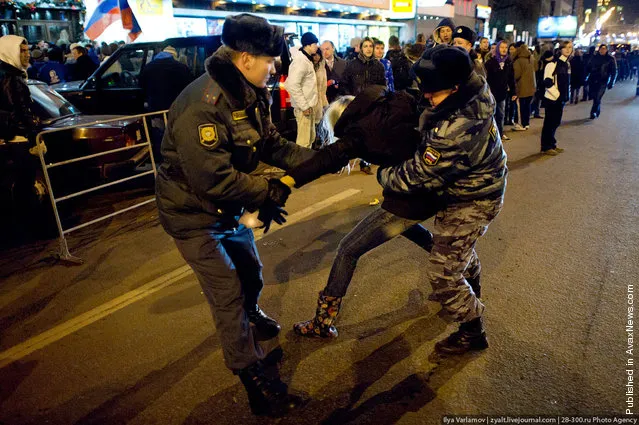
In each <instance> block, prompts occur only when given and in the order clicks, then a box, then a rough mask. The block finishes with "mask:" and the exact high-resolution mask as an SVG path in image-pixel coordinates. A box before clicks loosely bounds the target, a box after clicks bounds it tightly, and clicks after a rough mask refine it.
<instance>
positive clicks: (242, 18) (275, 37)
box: [222, 13, 284, 56]
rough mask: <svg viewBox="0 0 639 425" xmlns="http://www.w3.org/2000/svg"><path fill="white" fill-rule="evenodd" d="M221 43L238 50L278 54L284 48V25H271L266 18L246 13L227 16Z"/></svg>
mask: <svg viewBox="0 0 639 425" xmlns="http://www.w3.org/2000/svg"><path fill="white" fill-rule="evenodd" d="M222 43H224V45H226V46H228V47H230V48H231V49H233V50H237V51H238V52H247V53H250V54H252V55H257V56H280V55H281V54H282V51H283V48H284V27H280V26H277V25H271V23H269V21H267V20H266V19H264V18H261V17H259V16H255V15H250V14H248V13H242V14H239V15H233V16H227V17H226V20H225V21H224V27H223V28H222Z"/></svg>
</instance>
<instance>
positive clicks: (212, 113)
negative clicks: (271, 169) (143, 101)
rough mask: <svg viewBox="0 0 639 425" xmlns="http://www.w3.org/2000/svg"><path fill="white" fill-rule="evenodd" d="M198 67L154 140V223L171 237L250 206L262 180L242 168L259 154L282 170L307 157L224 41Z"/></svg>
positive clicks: (212, 225) (218, 224)
mask: <svg viewBox="0 0 639 425" xmlns="http://www.w3.org/2000/svg"><path fill="white" fill-rule="evenodd" d="M205 66H206V73H205V74H203V75H202V76H201V77H199V78H198V79H196V80H195V81H194V82H193V83H191V84H190V85H189V86H187V87H186V88H185V89H184V91H183V92H182V93H181V94H180V95H179V96H178V98H177V99H176V100H175V102H174V103H173V105H172V106H171V109H170V111H169V116H168V126H167V130H166V132H165V134H164V139H163V140H162V156H163V158H164V159H163V163H162V165H161V166H160V167H159V170H158V176H157V180H156V196H157V203H158V209H159V212H160V214H159V216H160V222H161V223H162V225H163V227H164V228H165V230H166V231H167V233H169V234H170V235H171V236H173V237H175V238H186V237H189V236H191V235H194V234H197V233H198V232H201V231H202V230H203V229H206V230H215V229H220V230H225V229H228V228H233V227H236V226H237V219H238V218H239V215H241V214H242V212H243V210H244V209H245V208H246V209H248V210H251V211H253V210H256V209H258V208H259V207H260V206H261V205H262V204H263V203H264V201H265V200H266V198H267V188H268V183H267V181H266V180H265V179H264V178H263V177H259V176H253V175H250V174H249V173H250V172H252V171H254V170H255V168H256V167H257V164H258V161H259V160H261V161H263V162H265V163H267V164H269V165H274V166H277V167H280V168H283V169H288V168H290V167H293V166H295V165H297V164H299V163H301V162H303V161H304V160H306V159H309V158H311V157H312V155H313V151H311V150H309V149H306V148H303V147H300V146H297V145H296V144H295V143H291V142H289V141H287V140H286V139H284V138H283V137H281V136H280V134H279V133H278V132H277V130H276V129H275V126H274V125H273V123H272V122H271V120H270V112H269V107H270V104H271V98H270V95H269V93H268V90H267V89H259V88H256V87H254V86H252V85H251V84H249V83H248V82H247V81H246V79H245V78H244V77H243V76H242V74H241V73H240V72H239V71H238V69H237V68H236V67H235V66H234V65H233V63H232V62H231V58H230V51H229V49H228V48H227V47H221V48H220V49H219V50H218V51H217V52H216V53H215V54H214V55H213V56H211V57H210V58H209V59H207V61H206V64H205Z"/></svg>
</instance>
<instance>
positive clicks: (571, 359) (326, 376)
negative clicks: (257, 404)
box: [0, 82, 639, 425]
mask: <svg viewBox="0 0 639 425" xmlns="http://www.w3.org/2000/svg"><path fill="white" fill-rule="evenodd" d="M589 107H590V105H589V104H582V103H580V104H579V105H577V106H570V105H569V106H567V107H566V113H565V116H564V122H563V125H562V127H561V128H560V130H559V133H558V139H559V145H560V146H561V147H563V148H565V149H566V151H565V152H564V153H563V154H561V155H560V156H557V157H541V156H540V155H539V153H538V151H539V133H540V131H541V123H542V121H541V120H533V123H532V128H531V129H530V130H529V131H527V132H521V133H515V132H512V133H509V134H510V135H511V137H512V141H510V142H506V145H505V146H506V150H507V152H508V155H509V168H510V174H509V181H508V189H507V194H506V201H505V207H504V210H503V211H502V213H501V214H500V215H499V217H498V218H497V219H496V221H495V222H494V223H493V224H492V225H491V227H490V228H489V230H488V233H487V234H486V235H485V237H483V238H482V239H481V240H480V242H479V246H478V252H479V255H480V258H481V260H482V264H483V276H482V277H483V285H484V289H483V292H484V294H483V295H484V300H485V303H486V306H487V308H486V324H487V331H488V337H489V341H490V348H489V349H488V350H486V351H484V352H482V353H479V354H472V355H466V356H461V357H456V358H439V357H437V356H434V355H433V346H434V344H435V342H437V341H438V340H439V339H441V338H443V337H444V336H446V335H447V334H448V333H450V332H451V331H453V330H454V329H455V325H454V324H453V323H450V322H449V321H447V320H446V318H445V317H443V316H442V315H440V314H439V312H440V307H439V305H438V304H435V303H432V302H430V301H428V300H427V298H428V295H429V293H430V291H431V290H430V286H429V284H428V282H427V281H426V276H425V270H426V267H427V264H428V263H427V257H426V255H427V254H426V253H424V252H422V251H421V250H420V249H419V248H417V247H415V246H412V245H411V243H410V242H409V241H407V240H405V239H403V238H397V239H395V240H392V241H390V242H389V243H387V244H386V245H384V246H382V247H380V248H378V249H376V250H374V251H372V252H371V253H369V254H368V255H366V256H365V257H363V258H362V259H361V261H360V263H359V265H358V268H357V271H356V273H355V276H354V279H353V282H352V284H351V287H350V289H349V292H348V295H347V296H346V298H345V300H344V304H343V306H344V307H343V310H342V312H341V314H340V317H339V321H338V329H339V331H340V336H339V338H338V339H337V340H335V341H332V342H325V341H316V340H305V339H300V338H298V337H296V336H294V335H293V334H292V331H291V329H292V325H293V323H294V322H296V321H298V320H302V319H308V318H310V317H311V316H312V314H313V312H314V308H315V306H314V303H315V300H316V297H317V292H318V291H319V290H320V289H321V288H322V287H323V285H324V284H325V282H326V279H327V276H328V272H329V269H330V266H331V264H332V260H333V256H334V253H335V250H336V247H337V244H338V243H339V241H340V239H341V238H342V237H343V236H344V235H346V234H347V233H348V231H349V230H350V229H351V228H352V227H353V226H354V225H355V224H356V223H357V222H358V221H359V220H360V219H361V218H363V217H364V216H365V215H366V214H367V213H369V212H370V211H371V209H372V208H375V207H373V206H369V202H370V201H371V200H373V198H375V197H380V192H381V191H380V188H379V186H378V185H377V183H376V181H375V177H373V176H366V175H363V174H361V173H359V172H355V173H353V174H351V175H350V176H344V175H342V176H338V175H330V176H325V177H323V178H322V179H320V180H318V181H317V182H315V183H313V184H311V185H308V186H307V187H305V188H303V189H302V190H299V191H295V192H294V193H293V195H292V196H291V198H290V200H289V205H288V210H289V213H290V215H291V216H290V220H289V223H288V224H287V225H285V226H284V227H281V228H280V227H278V228H276V229H275V230H274V231H272V232H270V233H269V234H268V235H266V236H265V237H263V238H261V239H259V241H258V247H259V250H260V253H261V257H262V261H263V263H264V266H265V268H264V277H265V281H266V283H267V287H266V288H265V290H264V292H263V296H262V300H261V306H262V307H263V309H264V310H265V311H266V312H268V313H269V314H271V315H273V316H274V317H276V318H278V320H279V321H280V323H281V324H282V327H283V332H282V335H281V336H280V338H279V343H280V344H281V347H282V349H283V351H284V358H283V363H282V369H281V372H282V375H283V378H284V380H285V381H287V382H288V383H289V384H290V387H291V388H292V389H294V390H295V391H298V392H301V393H304V394H306V395H307V396H308V398H309V402H308V404H307V405H306V406H305V407H304V408H302V409H300V410H298V411H296V412H293V413H292V414H291V415H290V416H289V417H286V418H283V419H279V420H271V419H264V418H255V417H253V416H252V415H251V414H250V412H249V410H248V406H247V399H246V396H245V394H244V391H243V388H242V387H241V385H240V383H239V381H238V379H237V378H236V377H235V376H233V375H232V374H231V373H230V372H229V371H228V370H226V369H225V367H224V366H223V361H222V353H221V350H220V346H219V343H218V340H217V337H216V334H215V328H214V326H213V324H212V320H211V316H210V312H209V309H208V305H207V303H206V302H205V299H204V296H203V295H202V292H201V291H200V288H199V286H198V284H197V281H196V279H195V277H194V276H193V274H192V273H191V272H190V271H189V269H188V267H186V266H185V264H184V261H183V260H182V259H181V258H180V256H179V254H178V253H177V251H176V249H175V247H174V244H173V242H172V240H171V239H170V238H169V237H168V236H167V235H166V234H165V233H164V232H163V230H162V229H161V227H160V226H159V224H158V222H157V212H156V211H155V209H154V207H153V206H148V207H144V208H143V209H142V210H139V211H135V212H131V213H127V214H125V215H123V216H120V217H117V218H114V219H112V220H110V221H109V222H107V223H103V224H98V225H95V226H92V227H89V228H86V229H83V230H81V231H78V232H77V233H73V234H72V235H71V237H70V238H69V245H70V248H71V250H72V252H73V253H74V254H75V255H77V256H79V257H81V258H83V259H84V260H85V263H84V264H83V265H80V266H74V267H69V266H66V265H64V264H61V263H60V262H57V261H56V260H54V259H53V258H52V257H51V256H50V255H49V254H50V252H51V251H55V250H56V248H57V244H56V243H55V241H50V242H48V243H36V244H32V245H29V246H28V247H22V248H16V249H13V250H8V251H5V252H3V254H2V260H1V263H0V266H1V268H2V270H1V273H0V275H1V276H2V283H1V284H0V423H2V424H124V423H129V424H167V425H168V424H205V423H206V424H236V425H239V424H268V423H281V424H319V423H325V424H345V423H353V424H395V423H397V424H439V423H441V420H442V417H443V416H444V415H453V414H469V415H470V414H473V415H483V416H486V415H510V416H519V415H551V416H553V417H555V418H556V417H558V416H559V417H563V416H568V417H570V416H574V415H618V416H620V417H626V418H630V417H634V418H636V417H637V416H629V415H625V412H626V409H631V411H632V412H633V413H636V412H637V411H639V396H634V395H633V396H631V397H632V398H633V400H632V401H633V403H634V405H633V406H629V404H628V402H627V399H628V396H627V395H626V392H627V388H629V387H628V386H627V385H628V373H629V372H627V370H631V371H632V373H634V371H635V368H634V366H627V363H628V359H634V353H635V351H633V352H632V354H629V353H628V352H627V351H626V350H627V349H628V345H629V344H630V345H631V347H634V340H629V334H628V332H627V329H626V325H627V319H628V317H627V316H628V307H629V306H634V307H635V308H636V307H638V306H637V305H634V304H629V302H630V303H635V302H637V297H639V295H637V292H635V291H636V289H635V287H634V286H629V285H635V286H636V285H637V283H639V279H638V276H639V197H638V193H639V166H638V165H637V164H639V136H638V135H637V134H638V132H637V128H638V127H637V126H638V123H639V97H635V85H634V83H631V82H626V83H620V84H618V85H617V87H615V89H614V90H612V91H611V92H609V93H607V94H606V96H605V97H604V102H603V108H602V116H601V118H599V119H597V120H595V121H590V120H588V119H587V117H588V115H589ZM426 224H427V225H428V224H430V223H429V222H426ZM629 291H631V292H630V293H629ZM629 295H630V296H631V298H630V300H629ZM631 330H632V331H634V326H633V327H631ZM632 336H634V335H632ZM274 346H275V344H274V343H271V344H269V345H268V346H266V348H267V349H272V348H273V347H274ZM637 357H639V355H637ZM634 376H636V374H635V375H634ZM631 384H632V385H633V386H634V381H633V382H631Z"/></svg>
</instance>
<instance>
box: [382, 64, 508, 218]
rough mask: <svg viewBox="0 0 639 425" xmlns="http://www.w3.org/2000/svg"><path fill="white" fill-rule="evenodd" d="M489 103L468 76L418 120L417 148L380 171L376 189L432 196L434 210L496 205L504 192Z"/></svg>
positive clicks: (484, 88) (484, 89)
mask: <svg viewBox="0 0 639 425" xmlns="http://www.w3.org/2000/svg"><path fill="white" fill-rule="evenodd" d="M494 111H495V100H494V98H493V96H492V95H491V93H490V89H489V87H488V84H487V83H486V82H485V80H484V79H483V78H481V77H479V76H478V75H477V74H476V73H475V72H473V73H472V74H471V76H470V78H469V79H468V81H467V82H466V83H465V84H463V85H462V86H461V87H460V88H459V91H458V92H456V93H454V94H453V95H451V96H449V97H448V98H447V99H446V100H444V102H442V103H441V104H440V105H438V106H437V107H435V108H433V107H430V108H427V109H426V110H425V111H424V113H423V114H422V115H421V117H420V129H421V134H422V143H421V145H420V147H419V148H418V149H417V152H416V153H415V154H414V155H413V157H412V158H411V159H409V160H407V161H404V162H403V163H402V164H399V165H396V166H393V167H388V168H380V169H379V170H378V173H377V179H378V181H379V183H380V184H381V185H382V187H384V188H385V189H387V190H391V191H394V192H400V193H412V194H416V193H423V194H424V195H425V199H429V198H428V197H427V196H426V195H427V194H430V195H432V194H433V193H436V194H437V195H438V201H437V202H438V203H439V207H440V208H443V207H445V206H447V205H450V204H456V203H466V202H472V201H474V200H481V199H497V198H500V197H502V196H503V194H504V191H505V188H506V174H507V167H506V153H505V152H504V149H503V146H502V144H501V139H500V137H499V132H498V131H497V129H496V124H495V121H494V119H493V114H494Z"/></svg>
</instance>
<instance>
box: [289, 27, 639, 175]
mask: <svg viewBox="0 0 639 425" xmlns="http://www.w3.org/2000/svg"><path fill="white" fill-rule="evenodd" d="M437 44H449V45H455V46H459V47H461V48H463V49H465V50H466V51H467V52H468V53H469V55H470V58H471V60H472V61H473V63H474V70H475V72H477V73H478V74H480V75H482V76H483V77H485V78H486V80H487V82H488V84H489V86H490V89H491V92H492V94H493V96H494V98H495V100H496V103H497V108H496V112H495V120H496V123H497V127H498V129H499V133H500V135H501V138H502V140H506V141H507V140H510V136H509V134H507V133H506V132H505V131H504V126H511V128H512V130H513V131H526V130H528V129H529V128H530V120H531V118H540V119H541V118H544V116H542V108H544V109H545V113H546V119H545V120H544V130H543V131H542V153H544V154H548V155H556V154H557V153H560V152H562V151H563V149H561V148H559V147H557V146H556V140H555V132H556V130H557V127H558V126H559V125H560V123H561V116H562V114H563V107H564V105H565V104H566V103H570V104H577V103H578V102H579V101H580V100H581V101H586V100H592V101H593V108H592V111H591V115H590V117H591V118H592V119H595V118H597V117H598V116H599V115H600V114H601V98H602V96H603V94H604V92H605V90H606V89H610V88H612V86H613V85H614V84H615V81H616V80H617V79H619V80H625V79H627V78H633V77H635V76H636V75H637V67H638V66H639V55H638V52H637V51H634V52H630V51H627V50H626V49H625V48H619V49H616V50H615V51H614V52H609V49H608V46H606V45H605V44H602V45H600V46H599V47H598V48H595V47H594V46H592V47H590V48H589V49H588V50H587V51H586V52H584V51H582V50H581V49H580V48H574V46H573V44H572V42H569V41H566V42H563V43H558V44H555V43H539V44H537V45H536V46H534V48H532V49H531V48H530V47H529V46H528V45H527V44H525V43H524V42H517V43H509V42H507V41H506V40H497V41H496V42H495V43H493V44H492V45H491V44H490V42H489V40H488V38H486V37H481V38H479V37H477V35H476V33H475V32H474V31H473V30H472V29H470V28H468V27H464V26H455V24H454V23H453V21H452V20H451V19H444V20H443V21H441V23H440V24H439V26H438V27H437V28H436V29H435V31H434V32H433V34H432V35H431V36H430V37H428V38H426V37H425V36H424V34H419V35H418V36H417V39H416V42H415V43H411V44H404V45H401V44H400V41H399V39H398V38H397V37H396V36H391V37H390V39H389V40H388V46H386V44H385V43H384V41H382V40H378V39H376V38H370V37H365V38H363V39H360V38H356V39H353V40H352V42H351V47H350V48H348V49H347V51H346V52H345V53H344V54H342V55H338V54H337V53H336V51H335V45H334V43H333V42H332V41H330V40H325V41H322V42H321V44H320V41H319V40H318V38H317V37H316V36H315V35H314V34H312V33H306V34H304V35H303V37H302V38H301V47H299V48H297V47H294V48H292V57H293V62H292V65H291V70H290V72H289V77H288V80H287V83H286V88H287V90H288V91H289V93H290V94H291V101H292V104H293V106H294V108H295V116H296V119H297V122H298V130H299V131H298V136H297V143H298V144H300V145H303V146H311V145H312V144H313V143H318V142H319V140H317V139H318V138H319V136H318V135H317V134H316V131H315V127H316V126H317V125H318V123H319V122H320V120H321V118H322V113H323V111H324V109H325V106H326V105H328V103H330V102H332V101H333V100H335V99H336V98H337V97H339V96H343V95H357V94H359V93H360V92H361V91H362V90H363V89H365V88H366V87H368V86H370V85H385V86H387V88H388V90H390V91H394V90H407V91H409V92H411V91H412V92H414V93H416V94H417V95H418V93H419V92H418V90H417V84H416V81H415V80H414V79H413V77H412V76H411V67H412V66H413V64H414V63H415V62H416V61H418V60H419V59H420V58H421V56H422V54H423V53H424V51H425V50H426V49H427V48H429V47H432V46H434V45H437ZM611 48H612V46H611ZM305 57H306V59H305ZM550 64H553V65H552V66H548V65H550ZM549 69H552V72H551V73H550V74H548V73H547V72H546V71H548V70H549ZM313 70H314V71H315V72H313ZM580 97H581V99H580ZM362 165H363V168H362V170H363V171H365V172H369V171H370V169H369V168H368V166H367V164H365V163H363V164H362Z"/></svg>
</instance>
